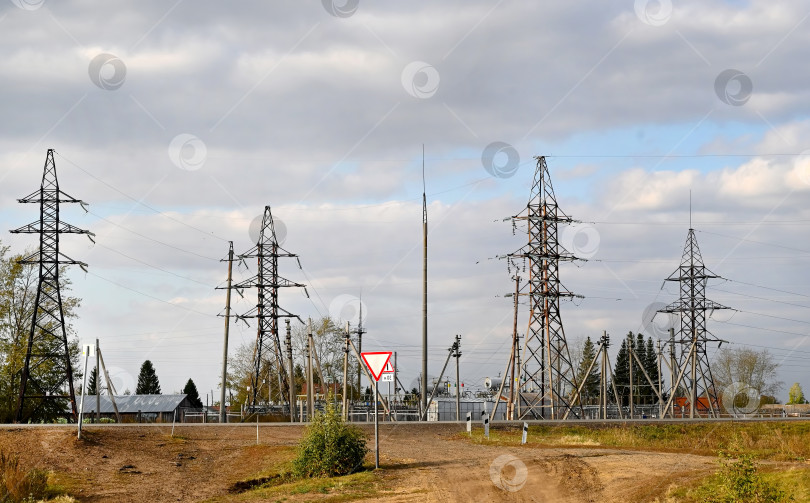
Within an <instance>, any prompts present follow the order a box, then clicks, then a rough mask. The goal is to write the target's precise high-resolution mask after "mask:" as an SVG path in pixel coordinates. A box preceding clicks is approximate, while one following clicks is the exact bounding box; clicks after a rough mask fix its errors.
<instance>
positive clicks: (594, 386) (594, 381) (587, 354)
mask: <svg viewBox="0 0 810 503" xmlns="http://www.w3.org/2000/svg"><path fill="white" fill-rule="evenodd" d="M595 358H596V350H595V348H594V345H593V342H592V341H591V338H590V337H588V338H587V339H585V345H584V346H583V347H582V360H580V362H579V368H578V369H577V384H578V385H580V386H582V393H581V394H580V396H581V397H582V403H583V405H592V404H594V403H596V400H597V399H598V398H599V382H600V376H599V369H598V368H597V366H596V365H594V367H593V368H592V369H591V372H590V374H588V375H587V376H586V375H585V373H586V372H587V371H588V367H590V366H591V362H593V360H594V359H595ZM583 381H585V384H584V385H583V384H582V382H583Z"/></svg>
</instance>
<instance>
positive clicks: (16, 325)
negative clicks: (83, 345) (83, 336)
mask: <svg viewBox="0 0 810 503" xmlns="http://www.w3.org/2000/svg"><path fill="white" fill-rule="evenodd" d="M32 253H33V251H32V250H28V251H26V252H25V254H24V255H9V248H8V247H6V246H2V245H0V422H11V421H13V420H14V415H15V412H16V409H17V403H18V399H19V393H20V378H21V375H22V369H23V366H24V362H25V355H26V352H27V350H28V338H29V336H30V332H31V322H32V318H33V314H34V303H35V302H36V293H37V287H38V278H39V272H38V269H37V268H36V266H35V265H32V264H20V263H19V261H20V259H22V258H23V256H28V255H31V254H32ZM60 282H61V296H62V308H63V313H64V316H65V330H66V332H67V335H68V351H69V354H70V361H71V367H72V369H73V378H74V382H75V383H77V385H78V387H77V388H76V391H77V392H79V393H80V392H81V391H82V390H81V378H82V368H81V366H80V353H81V351H80V348H79V344H78V341H77V339H76V337H75V335H74V333H73V328H72V324H71V322H72V321H73V320H75V319H76V317H77V315H76V309H77V308H78V307H79V304H80V299H78V298H77V297H74V296H72V295H70V286H71V282H70V278H68V277H67V276H66V274H62V275H61V276H60ZM51 293H52V292H51ZM51 299H53V296H51V295H46V296H44V297H43V300H42V301H43V302H44V303H45V305H46V306H48V303H49V302H52V300H51ZM49 307H52V306H49ZM36 340H37V341H38V342H37V345H36V346H35V347H34V348H33V351H34V352H37V353H40V354H43V353H53V352H57V351H56V350H57V348H56V347H51V346H54V344H53V342H54V340H53V339H52V338H46V337H38V338H37V339H36ZM49 341H50V343H49ZM30 372H31V377H33V378H34V379H36V380H37V381H38V382H40V383H43V385H45V386H54V385H56V384H57V383H59V382H60V381H61V380H62V379H64V378H65V372H66V371H65V369H64V365H59V364H56V363H47V364H43V365H38V366H37V367H36V368H31V369H30ZM64 392H65V394H67V392H68V391H67V385H65V389H64ZM27 403H28V404H30V407H31V411H32V413H33V415H31V421H33V422H39V421H52V420H54V419H56V418H57V417H60V416H62V415H63V414H64V411H65V410H66V409H67V408H68V407H69V405H68V404H67V403H66V402H63V403H60V402H58V401H53V400H51V401H46V402H45V404H44V406H42V407H39V406H38V405H39V404H38V403H37V402H36V400H28V401H27ZM27 407H28V406H27ZM27 407H26V408H27ZM24 415H28V414H25V413H24Z"/></svg>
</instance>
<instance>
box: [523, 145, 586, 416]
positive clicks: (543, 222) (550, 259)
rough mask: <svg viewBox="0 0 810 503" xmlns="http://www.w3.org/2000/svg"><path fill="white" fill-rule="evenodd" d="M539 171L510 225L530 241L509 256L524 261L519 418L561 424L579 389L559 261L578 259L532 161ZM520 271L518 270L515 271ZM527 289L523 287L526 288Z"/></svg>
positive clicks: (544, 176)
mask: <svg viewBox="0 0 810 503" xmlns="http://www.w3.org/2000/svg"><path fill="white" fill-rule="evenodd" d="M535 159H537V169H536V170H535V173H534V181H533V183H532V192H531V199H530V200H529V203H528V204H527V205H526V210H525V211H524V212H522V213H521V214H520V215H517V216H514V217H512V222H513V225H515V224H516V223H517V222H519V221H525V222H526V223H527V226H528V234H529V242H528V244H527V245H526V246H524V247H523V248H521V249H520V250H518V251H517V252H515V253H512V254H509V255H508V256H507V257H508V258H509V260H510V262H512V264H513V265H515V266H518V264H517V263H516V259H523V263H524V269H525V263H526V262H528V269H529V281H528V282H527V284H528V289H529V292H528V293H522V294H521V295H528V297H529V326H528V329H527V331H526V337H525V339H524V346H523V361H522V363H521V372H520V374H521V380H520V390H521V391H520V396H519V400H521V402H522V407H521V418H525V417H526V416H528V415H532V416H533V417H535V418H538V417H540V418H544V419H560V418H563V417H567V415H568V413H569V412H575V415H576V411H575V410H573V409H572V404H571V403H569V402H570V398H569V397H570V394H571V393H572V392H574V391H576V389H577V382H576V372H575V369H574V365H572V363H571V355H570V353H569V351H568V343H567V342H566V340H565V331H564V329H563V323H562V317H561V316H560V299H562V298H572V297H574V296H575V295H574V294H573V293H571V292H569V291H568V290H566V289H565V287H564V286H562V284H561V283H560V276H559V263H560V261H572V260H578V259H577V258H576V257H575V256H574V255H572V254H571V253H569V252H568V251H567V250H565V248H564V247H563V246H562V245H561V244H560V242H559V234H558V226H559V224H571V223H573V222H574V220H572V219H571V218H570V217H568V216H567V215H566V214H565V213H563V212H562V210H560V208H559V206H558V205H557V198H556V196H555V195H554V188H553V186H552V185H551V177H550V175H549V171H548V166H546V159H545V157H535ZM518 267H519V266H518ZM524 289H525V287H524Z"/></svg>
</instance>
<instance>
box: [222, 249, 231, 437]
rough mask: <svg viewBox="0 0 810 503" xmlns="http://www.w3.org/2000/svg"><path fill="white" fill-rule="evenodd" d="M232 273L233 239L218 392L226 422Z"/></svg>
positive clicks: (229, 257)
mask: <svg viewBox="0 0 810 503" xmlns="http://www.w3.org/2000/svg"><path fill="white" fill-rule="evenodd" d="M232 273H233V241H228V286H227V287H226V289H225V342H224V344H223V347H222V385H221V388H222V389H220V393H219V422H220V423H227V422H228V411H227V410H226V409H225V390H226V388H227V386H228V330H229V329H230V326H231V283H232Z"/></svg>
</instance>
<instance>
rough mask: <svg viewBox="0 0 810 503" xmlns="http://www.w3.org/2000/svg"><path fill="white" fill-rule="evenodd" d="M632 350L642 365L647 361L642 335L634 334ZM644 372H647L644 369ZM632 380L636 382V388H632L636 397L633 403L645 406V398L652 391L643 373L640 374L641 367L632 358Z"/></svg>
mask: <svg viewBox="0 0 810 503" xmlns="http://www.w3.org/2000/svg"><path fill="white" fill-rule="evenodd" d="M633 350H634V351H635V352H636V356H637V357H638V359H639V360H641V362H642V363H644V362H645V361H646V360H647V352H646V348H645V345H644V334H642V333H641V332H639V333H638V334H636V341H635V344H633ZM644 370H647V369H646V367H645V368H644ZM633 380H634V381H635V382H636V386H635V388H634V396H635V397H636V398H635V400H636V401H635V403H638V404H646V403H647V398H648V397H649V396H650V394H651V393H652V389H651V388H650V384H649V383H648V382H647V378H646V377H644V372H642V370H641V367H640V366H639V364H638V361H636V359H635V358H633Z"/></svg>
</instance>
